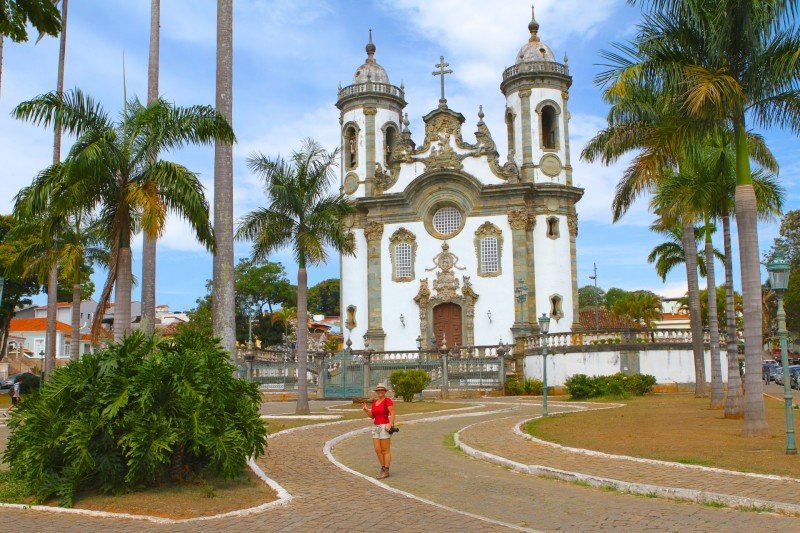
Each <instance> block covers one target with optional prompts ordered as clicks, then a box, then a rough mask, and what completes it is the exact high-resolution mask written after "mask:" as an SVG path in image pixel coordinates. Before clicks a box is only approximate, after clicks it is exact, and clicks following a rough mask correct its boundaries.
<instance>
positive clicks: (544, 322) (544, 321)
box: [539, 313, 550, 416]
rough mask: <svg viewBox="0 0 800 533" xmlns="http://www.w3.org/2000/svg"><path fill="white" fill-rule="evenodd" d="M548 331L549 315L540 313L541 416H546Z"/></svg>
mask: <svg viewBox="0 0 800 533" xmlns="http://www.w3.org/2000/svg"><path fill="white" fill-rule="evenodd" d="M548 331H550V317H549V316H547V313H542V316H540V317H539V332H540V333H541V335H542V336H541V339H542V416H547V332H548Z"/></svg>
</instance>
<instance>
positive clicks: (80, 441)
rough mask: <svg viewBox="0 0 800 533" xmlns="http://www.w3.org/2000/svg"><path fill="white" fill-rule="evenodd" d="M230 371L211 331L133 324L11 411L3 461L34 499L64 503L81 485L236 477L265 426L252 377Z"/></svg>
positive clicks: (114, 487)
mask: <svg viewBox="0 0 800 533" xmlns="http://www.w3.org/2000/svg"><path fill="white" fill-rule="evenodd" d="M233 370H234V368H233V366H232V365H231V364H230V362H229V359H228V354H227V353H226V352H225V351H224V350H222V348H221V347H220V346H219V345H218V344H217V343H216V341H214V340H212V339H211V338H209V337H207V336H203V335H200V334H197V333H194V332H182V333H180V334H179V335H178V336H177V337H176V338H174V339H171V340H166V339H165V340H160V339H158V338H157V337H152V336H147V335H144V334H142V333H139V332H137V333H134V334H132V335H130V336H128V337H126V338H125V339H124V340H123V341H122V342H120V343H116V344H112V345H110V346H109V347H108V348H106V349H104V350H101V351H100V352H98V353H96V354H87V355H84V356H83V357H82V358H81V359H79V360H77V361H72V362H70V363H69V364H68V365H66V366H65V367H63V368H59V369H57V370H55V371H54V372H53V373H52V374H51V379H50V380H48V381H47V382H45V384H44V385H43V387H42V389H41V392H40V393H38V394H34V395H32V396H31V397H30V398H28V399H27V400H26V401H25V402H22V404H20V407H19V409H15V410H14V411H13V412H12V413H13V414H12V416H11V420H10V421H9V423H8V426H9V428H10V429H11V436H10V438H9V440H8V446H7V448H6V451H5V453H4V454H3V460H4V461H5V462H7V463H9V464H10V466H11V472H12V474H13V475H14V476H15V477H16V478H17V479H20V480H21V481H23V482H24V484H25V486H26V488H27V490H28V492H29V493H30V494H31V495H32V496H33V497H34V498H35V499H36V500H37V501H43V500H45V499H47V498H49V497H52V496H58V497H59V500H60V503H61V505H65V506H69V505H71V504H72V501H73V498H74V496H75V493H76V491H78V490H81V489H86V488H97V489H99V490H100V491H102V492H113V493H119V492H124V491H127V490H131V489H133V488H136V487H141V486H146V485H153V484H158V483H162V482H164V481H167V480H170V479H171V480H176V481H177V480H180V479H182V478H185V477H186V476H187V475H189V474H194V473H199V472H208V473H211V474H215V475H221V476H223V477H228V478H231V477H234V476H236V475H238V474H240V473H241V471H242V470H243V469H244V467H245V465H246V461H247V458H248V457H250V456H256V457H257V456H259V455H261V454H263V453H264V446H265V438H266V428H265V426H264V424H263V422H262V421H261V419H260V418H259V402H260V396H259V392H258V388H257V386H256V385H255V384H254V383H247V382H244V381H240V380H237V379H235V378H234V377H233Z"/></svg>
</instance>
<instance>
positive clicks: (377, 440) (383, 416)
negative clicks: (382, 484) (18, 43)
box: [361, 383, 394, 479]
mask: <svg viewBox="0 0 800 533" xmlns="http://www.w3.org/2000/svg"><path fill="white" fill-rule="evenodd" d="M375 394H377V395H378V398H377V399H375V400H372V406H371V407H369V408H368V407H367V402H363V403H362V405H361V409H363V410H364V412H365V413H366V414H367V416H368V417H370V418H372V423H373V424H374V426H373V428H372V446H373V447H374V448H375V455H377V456H378V462H379V463H380V464H381V471H380V473H379V474H378V476H377V478H378V479H384V478H387V477H389V466H390V465H391V463H392V451H391V444H392V433H391V432H390V431H389V430H391V429H392V427H393V426H394V404H393V403H392V399H391V398H387V397H386V385H384V384H383V383H378V386H377V387H375Z"/></svg>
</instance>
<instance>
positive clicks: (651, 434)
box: [525, 394, 800, 478]
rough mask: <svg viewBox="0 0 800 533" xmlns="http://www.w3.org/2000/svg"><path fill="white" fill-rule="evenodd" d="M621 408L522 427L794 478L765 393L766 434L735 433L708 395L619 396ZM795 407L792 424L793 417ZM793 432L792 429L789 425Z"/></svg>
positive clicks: (779, 422)
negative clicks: (752, 436) (745, 434)
mask: <svg viewBox="0 0 800 533" xmlns="http://www.w3.org/2000/svg"><path fill="white" fill-rule="evenodd" d="M623 403H625V404H627V405H626V406H625V407H622V408H619V409H607V410H601V411H587V412H579V413H570V414H565V415H556V416H550V417H548V418H546V419H538V420H534V421H532V422H530V423H528V424H527V425H526V427H525V430H526V431H527V432H528V433H530V434H532V435H534V436H536V437H539V438H542V439H545V440H549V441H552V442H556V443H558V444H563V445H566V446H574V447H578V448H588V449H592V450H598V451H601V452H606V453H614V454H622V455H632V456H635V457H645V458H649V459H660V460H663V461H675V462H680V463H685V464H696V465H703V466H713V467H718V468H728V469H732V470H739V471H742V472H758V473H763V474H777V475H784V476H792V477H798V478H800V456H787V455H786V454H785V445H786V433H785V432H786V420H785V418H784V411H783V403H782V402H778V401H775V400H772V399H770V398H765V406H766V411H767V420H768V422H769V428H770V435H769V436H767V437H754V438H744V437H741V436H740V435H739V434H740V431H741V427H742V421H741V420H726V419H725V418H723V411H721V410H711V409H709V408H708V404H709V401H708V398H695V397H694V396H693V395H691V394H663V395H662V394H659V395H653V396H644V397H639V398H632V399H630V400H625V401H624V402H623ZM799 414H800V413H797V412H795V423H796V424H795V425H796V426H797V422H798V419H800V416H798V415H799ZM795 431H796V432H797V431H798V428H797V427H795Z"/></svg>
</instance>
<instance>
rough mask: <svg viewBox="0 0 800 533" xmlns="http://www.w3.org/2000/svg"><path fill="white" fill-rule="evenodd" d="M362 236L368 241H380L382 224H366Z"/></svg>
mask: <svg viewBox="0 0 800 533" xmlns="http://www.w3.org/2000/svg"><path fill="white" fill-rule="evenodd" d="M364 236H365V237H366V238H367V240H368V241H375V240H380V238H381V237H382V236H383V224H381V223H380V222H375V221H374V220H373V221H372V222H367V224H366V225H365V226H364Z"/></svg>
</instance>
